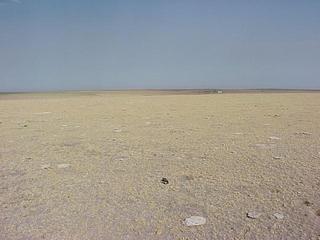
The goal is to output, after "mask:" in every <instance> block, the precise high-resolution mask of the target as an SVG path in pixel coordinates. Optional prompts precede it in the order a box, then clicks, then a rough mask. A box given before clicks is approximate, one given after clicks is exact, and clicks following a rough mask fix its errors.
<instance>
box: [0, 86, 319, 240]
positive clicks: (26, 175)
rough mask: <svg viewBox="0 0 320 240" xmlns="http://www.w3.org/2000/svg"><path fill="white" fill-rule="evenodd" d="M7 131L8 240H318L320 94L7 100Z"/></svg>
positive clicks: (3, 101) (0, 139)
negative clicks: (194, 221)
mask: <svg viewBox="0 0 320 240" xmlns="http://www.w3.org/2000/svg"><path fill="white" fill-rule="evenodd" d="M0 122H1V123H0V181H1V182H0V183H1V185H0V239H1V240H2V239H4V240H11V239H20V240H31V239H32V240H33V239H57V240H63V239H75V240H77V239H79V240H82V239H88V240H89V239H90V240H95V239H101V240H104V239H108V240H109V239H110V240H113V239H139V240H140V239H185V240H186V239H190V240H191V239H259V240H261V239H268V240H270V239H316V240H318V239H320V93H250V94H245V93H241V94H236V93H233V94H219V95H218V94H203V95H201V94H194V95H193V94H187V95H184V94H181V93H180V94H179V95H175V94H157V93H150V92H145V93H143V92H140V93H130V92H124V93H119V92H111V93H102V92H96V93H94V92H93V93H90V92H88V93H85V92H83V93H65V94H15V95H0ZM162 178H167V180H168V181H169V183H168V184H163V183H162V182H161V180H162ZM276 213H277V214H278V215H275V214H276ZM247 214H249V215H250V214H251V215H256V216H257V218H256V219H251V218H249V217H248V216H247ZM190 216H202V217H205V218H206V224H204V225H201V226H186V225H185V224H184V222H183V221H184V219H185V218H188V217H190ZM276 216H278V218H277V217H276Z"/></svg>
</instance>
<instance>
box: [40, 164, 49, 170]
mask: <svg viewBox="0 0 320 240" xmlns="http://www.w3.org/2000/svg"><path fill="white" fill-rule="evenodd" d="M41 168H42V169H49V168H50V164H43V165H41Z"/></svg>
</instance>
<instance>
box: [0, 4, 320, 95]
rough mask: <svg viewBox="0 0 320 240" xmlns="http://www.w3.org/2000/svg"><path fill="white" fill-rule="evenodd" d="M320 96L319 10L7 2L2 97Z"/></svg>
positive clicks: (1, 38)
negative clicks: (133, 92) (272, 91)
mask: <svg viewBox="0 0 320 240" xmlns="http://www.w3.org/2000/svg"><path fill="white" fill-rule="evenodd" d="M142 88H143V89H150V88H155V89H157V88H161V89H163V88H310V89H315V88H317V89H320V1H319V0H304V1H302V0H250V1H249V0H136V1H132V0H118V1H115V0H107V1H106V0H77V1H76V0H0V91H48V90H54V91H56V90H101V89H142Z"/></svg>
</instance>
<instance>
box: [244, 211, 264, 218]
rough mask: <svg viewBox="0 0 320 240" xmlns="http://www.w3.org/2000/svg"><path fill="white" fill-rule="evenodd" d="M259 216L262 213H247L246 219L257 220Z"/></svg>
mask: <svg viewBox="0 0 320 240" xmlns="http://www.w3.org/2000/svg"><path fill="white" fill-rule="evenodd" d="M261 215H262V213H258V212H248V213H247V217H248V218H251V219H256V218H259V217H260V216H261Z"/></svg>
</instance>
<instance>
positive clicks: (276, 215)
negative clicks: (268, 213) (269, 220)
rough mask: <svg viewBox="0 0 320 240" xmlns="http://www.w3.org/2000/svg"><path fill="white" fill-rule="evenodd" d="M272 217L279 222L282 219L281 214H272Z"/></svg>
mask: <svg viewBox="0 0 320 240" xmlns="http://www.w3.org/2000/svg"><path fill="white" fill-rule="evenodd" d="M273 216H275V218H276V219H279V220H281V219H283V218H284V216H283V214H281V213H275V214H273Z"/></svg>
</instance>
